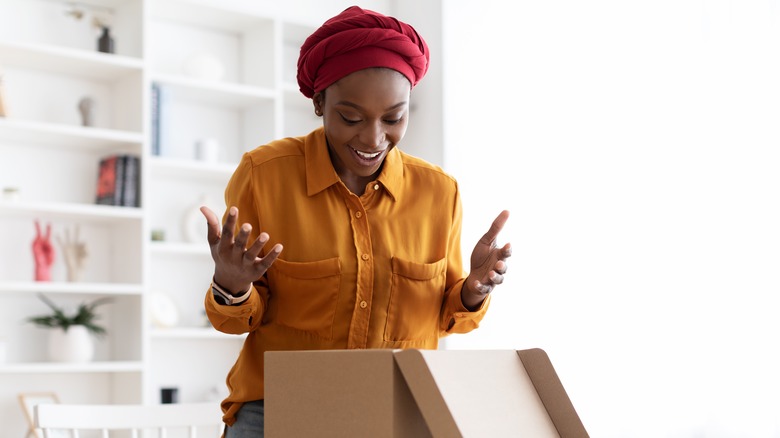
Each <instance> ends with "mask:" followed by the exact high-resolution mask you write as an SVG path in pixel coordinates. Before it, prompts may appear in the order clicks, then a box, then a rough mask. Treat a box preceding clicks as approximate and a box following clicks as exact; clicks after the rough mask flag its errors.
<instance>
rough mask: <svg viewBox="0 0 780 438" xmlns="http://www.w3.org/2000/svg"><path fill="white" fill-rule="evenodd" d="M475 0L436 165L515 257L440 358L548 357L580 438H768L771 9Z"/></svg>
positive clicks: (773, 98) (778, 247) (461, 26)
mask: <svg viewBox="0 0 780 438" xmlns="http://www.w3.org/2000/svg"><path fill="white" fill-rule="evenodd" d="M479 5H480V6H478V7H477V6H475V3H474V2H468V1H464V0H450V1H445V2H444V30H445V34H444V39H443V41H444V46H445V52H444V54H443V56H442V57H441V58H440V59H438V60H437V61H438V62H443V63H444V72H445V73H444V78H445V81H446V83H445V87H444V90H445V109H446V112H445V114H444V120H445V132H446V138H445V145H446V147H445V167H446V168H447V170H448V171H450V172H451V173H453V174H454V175H455V176H456V177H457V178H458V180H459V181H460V185H461V188H462V190H463V200H464V208H465V217H464V222H465V229H464V239H463V240H464V242H463V246H464V254H465V255H468V254H470V251H471V248H472V247H473V244H474V243H475V242H476V240H477V239H478V238H479V236H480V235H481V234H482V233H483V232H484V231H486V230H487V227H488V226H489V224H490V222H491V221H492V219H493V218H494V217H495V216H496V215H497V214H498V212H499V211H500V210H501V209H503V208H506V209H509V210H510V211H511V218H510V220H509V222H508V224H507V226H506V229H505V231H504V233H503V234H502V235H501V237H500V242H499V243H501V244H503V243H504V242H506V241H510V242H511V243H512V244H513V246H514V255H513V257H512V258H511V262H510V271H509V272H508V274H507V277H506V283H505V284H504V285H503V286H502V287H500V288H498V289H496V291H495V293H494V297H493V303H492V307H491V309H490V311H489V312H488V315H487V317H486V318H485V320H484V321H483V324H482V327H481V328H480V329H478V330H477V331H475V332H473V333H471V334H468V335H457V336H452V337H450V338H448V339H447V344H446V345H447V348H475V349H487V348H517V349H523V348H531V347H540V348H543V349H545V350H546V351H547V352H548V354H549V355H550V357H551V359H552V361H553V364H554V365H555V366H556V369H557V370H558V373H559V375H560V377H561V379H562V381H563V384H564V386H565V387H566V388H567V390H568V392H569V395H570V396H571V398H572V401H573V403H574V405H575V407H576V408H577V409H578V411H579V414H580V416H581V418H582V420H583V422H584V424H585V426H586V428H587V429H588V431H589V432H590V434H591V436H594V437H780V420H778V418H780V396H779V394H780V318H778V310H780V304H778V298H777V296H778V292H780V206H779V203H780V2H778V1H777V0H774V1H772V0H761V1H759V0H739V1H737V0H733V1H728V0H712V1H709V0H661V1H657V0H656V1H620V0H614V1H609V0H591V1H587V2H583V1H578V0H554V1H553V0H547V1H518V2H503V1H498V0H483V1H481V2H479ZM485 372H489V370H485Z"/></svg>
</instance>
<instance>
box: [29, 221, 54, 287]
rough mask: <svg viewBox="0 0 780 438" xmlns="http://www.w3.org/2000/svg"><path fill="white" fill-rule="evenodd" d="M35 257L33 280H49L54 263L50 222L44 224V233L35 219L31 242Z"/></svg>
mask: <svg viewBox="0 0 780 438" xmlns="http://www.w3.org/2000/svg"><path fill="white" fill-rule="evenodd" d="M32 249H33V256H34V257H35V281H51V265H52V264H53V263H54V245H52V243H51V224H46V234H41V225H40V224H39V223H38V221H37V220H36V221H35V240H33V243H32Z"/></svg>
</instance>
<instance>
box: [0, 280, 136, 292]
mask: <svg viewBox="0 0 780 438" xmlns="http://www.w3.org/2000/svg"><path fill="white" fill-rule="evenodd" d="M6 292H13V293H18V292H21V293H34V292H42V293H47V294H95V295H141V294H142V293H143V287H142V286H141V285H140V284H128V283H66V282H57V281H51V282H36V281H14V282H8V281H4V282H0V293H6Z"/></svg>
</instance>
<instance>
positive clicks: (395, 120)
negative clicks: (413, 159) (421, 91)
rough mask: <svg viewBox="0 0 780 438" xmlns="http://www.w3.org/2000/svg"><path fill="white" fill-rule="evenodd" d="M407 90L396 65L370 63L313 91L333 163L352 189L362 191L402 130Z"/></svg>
mask: <svg viewBox="0 0 780 438" xmlns="http://www.w3.org/2000/svg"><path fill="white" fill-rule="evenodd" d="M410 91H411V85H410V84H409V80H408V79H406V77H404V76H403V75H402V74H400V73H398V72H396V71H395V70H391V69H387V68H369V69H365V70H359V71H357V72H355V73H352V74H350V75H347V76H345V77H343V78H341V79H340V80H338V81H337V82H335V83H334V84H333V85H331V86H329V87H328V88H326V89H325V91H324V92H323V93H317V94H315V95H314V97H313V99H312V100H313V101H314V107H315V110H316V111H317V113H318V114H322V117H323V121H322V122H323V125H324V127H325V136H326V138H327V140H328V149H329V152H330V159H331V161H332V162H333V167H334V168H335V169H336V172H337V173H338V175H339V177H341V180H342V181H343V182H344V184H346V186H347V187H348V188H349V189H350V190H351V191H352V192H353V193H355V194H357V195H362V194H363V191H364V190H365V186H366V184H367V183H369V182H371V181H372V180H373V179H375V178H376V176H377V175H378V174H379V171H380V170H381V169H382V163H383V162H384V160H385V157H386V156H387V154H388V152H390V150H391V149H392V148H394V147H395V146H396V145H397V144H398V143H399V142H400V141H401V139H402V138H403V136H404V134H405V133H406V127H407V125H408V122H409V93H410Z"/></svg>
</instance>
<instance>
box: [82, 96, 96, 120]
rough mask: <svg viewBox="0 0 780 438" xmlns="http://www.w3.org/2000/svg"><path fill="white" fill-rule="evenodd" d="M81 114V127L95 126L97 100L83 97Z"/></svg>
mask: <svg viewBox="0 0 780 438" xmlns="http://www.w3.org/2000/svg"><path fill="white" fill-rule="evenodd" d="M79 112H80V113H81V126H95V100H94V99H92V98H91V97H82V98H81V100H79Z"/></svg>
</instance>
